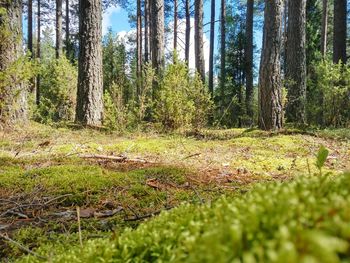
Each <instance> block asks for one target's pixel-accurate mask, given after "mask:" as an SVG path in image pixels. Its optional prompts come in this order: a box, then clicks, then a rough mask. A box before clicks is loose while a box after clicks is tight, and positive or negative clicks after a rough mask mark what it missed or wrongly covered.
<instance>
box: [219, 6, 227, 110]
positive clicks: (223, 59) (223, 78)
mask: <svg viewBox="0 0 350 263" xmlns="http://www.w3.org/2000/svg"><path fill="white" fill-rule="evenodd" d="M220 27H221V46H220V50H221V65H220V95H221V111H222V113H223V112H224V98H225V82H226V0H221V23H220Z"/></svg>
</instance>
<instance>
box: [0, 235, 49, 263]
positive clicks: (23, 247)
mask: <svg viewBox="0 0 350 263" xmlns="http://www.w3.org/2000/svg"><path fill="white" fill-rule="evenodd" d="M0 238H2V239H3V240H5V241H7V242H10V243H12V244H14V245H16V246H17V247H19V248H20V249H22V250H23V251H25V252H27V253H29V254H31V255H33V256H35V257H37V258H40V259H42V260H48V258H46V257H44V256H41V255H39V254H37V253H35V252H33V251H32V250H30V249H29V248H27V247H25V246H23V245H21V244H20V243H18V242H17V241H15V240H13V239H11V238H9V237H8V236H5V235H3V234H1V233H0Z"/></svg>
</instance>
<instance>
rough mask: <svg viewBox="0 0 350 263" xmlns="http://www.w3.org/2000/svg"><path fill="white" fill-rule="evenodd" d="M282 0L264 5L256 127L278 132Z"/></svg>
mask: <svg viewBox="0 0 350 263" xmlns="http://www.w3.org/2000/svg"><path fill="white" fill-rule="evenodd" d="M282 12H283V0H271V1H266V2H265V15H264V17H265V22H264V33H263V47H262V54H261V55H262V56H261V63H260V74H259V127H260V128H261V129H263V130H276V129H281V128H282V125H283V109H282V82H281V73H280V71H281V65H280V59H281V55H280V53H281V38H282Z"/></svg>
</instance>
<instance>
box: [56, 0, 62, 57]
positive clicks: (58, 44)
mask: <svg viewBox="0 0 350 263" xmlns="http://www.w3.org/2000/svg"><path fill="white" fill-rule="evenodd" d="M62 46H63V45H62V0H56V58H57V59H59V58H60V57H61V55H62Z"/></svg>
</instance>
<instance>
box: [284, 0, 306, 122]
mask: <svg viewBox="0 0 350 263" xmlns="http://www.w3.org/2000/svg"><path fill="white" fill-rule="evenodd" d="M286 87H287V90H288V103H287V108H286V117H287V120H288V121H290V122H294V123H299V124H305V123H306V120H305V104H306V0H293V1H289V5H288V29H287V53H286Z"/></svg>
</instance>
